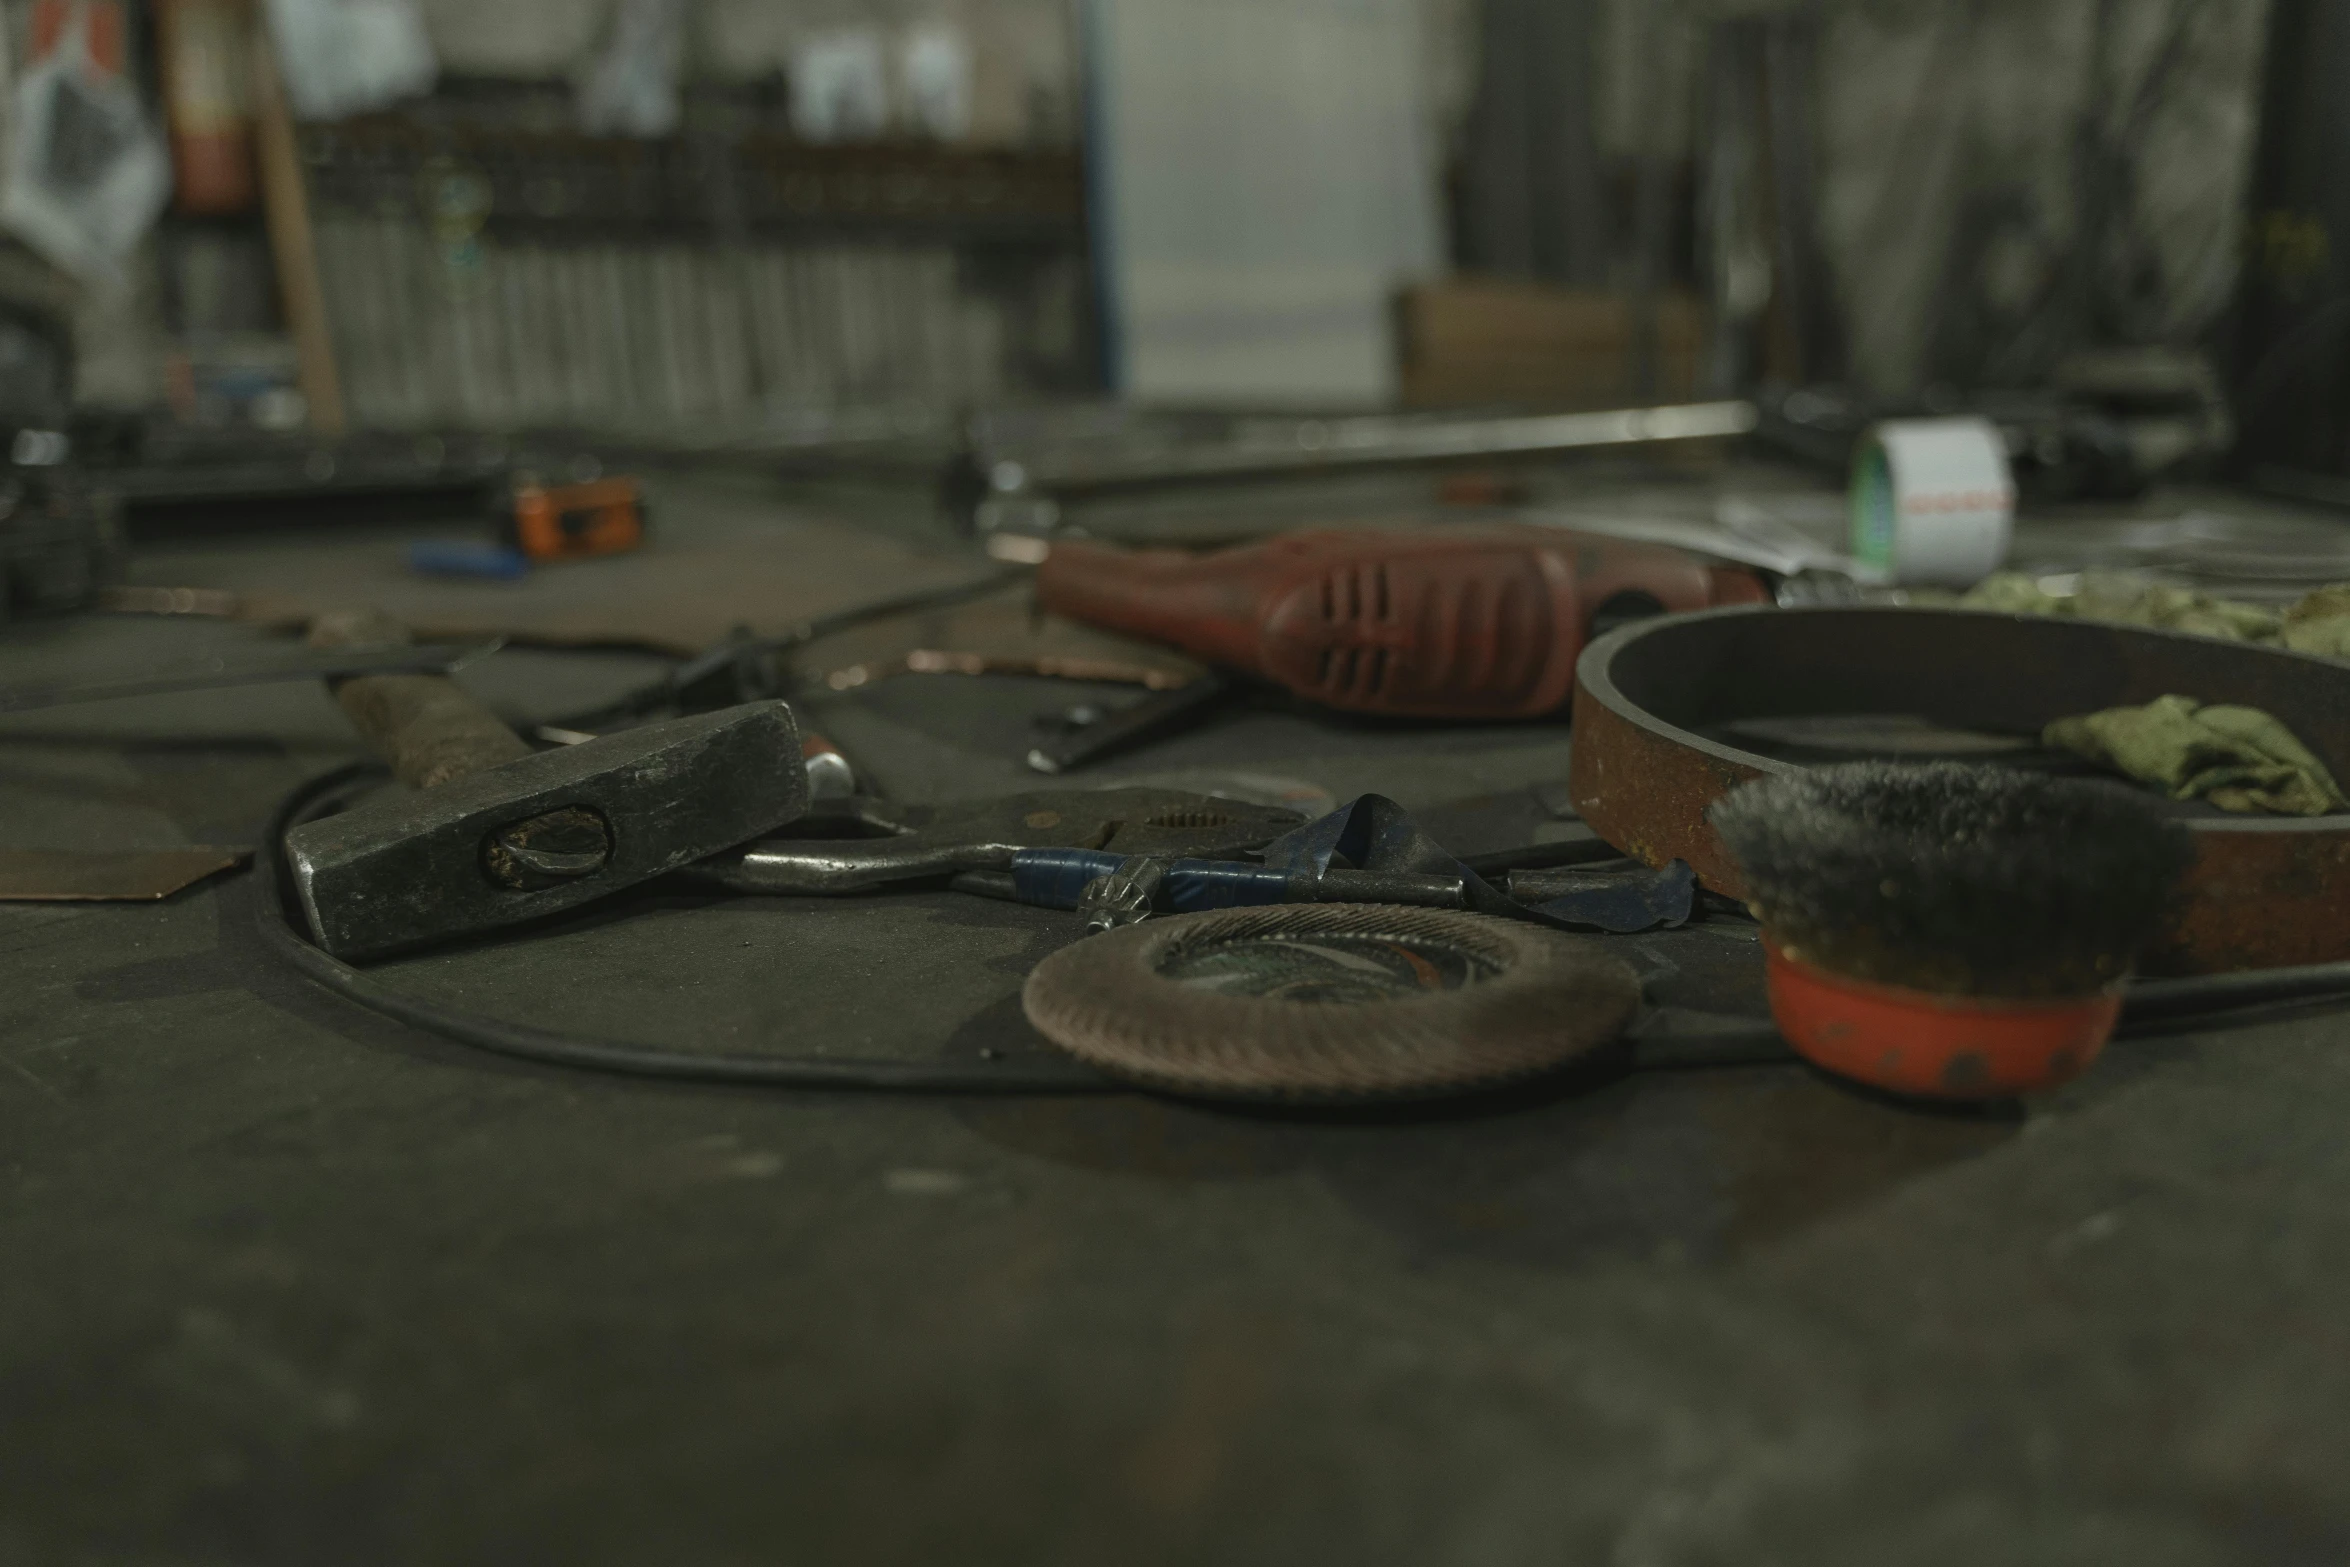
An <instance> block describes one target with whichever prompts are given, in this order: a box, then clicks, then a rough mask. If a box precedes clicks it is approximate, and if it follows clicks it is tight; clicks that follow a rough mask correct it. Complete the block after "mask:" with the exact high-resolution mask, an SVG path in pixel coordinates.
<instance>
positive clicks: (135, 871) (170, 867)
mask: <svg viewBox="0 0 2350 1567" xmlns="http://www.w3.org/2000/svg"><path fill="white" fill-rule="evenodd" d="M252 857H253V851H252V850H251V849H222V848H199V849H96V850H89V849H0V901H4V902H10V903H153V902H156V901H158V900H160V899H163V898H168V897H170V896H171V895H172V894H173V893H175V892H178V891H179V890H180V889H181V888H183V887H192V886H194V885H195V884H196V883H197V882H200V881H202V880H203V879H204V878H205V877H207V876H215V875H218V874H219V873H220V872H222V871H225V870H230V869H232V868H234V867H236V866H239V865H242V864H244V863H245V862H246V861H247V860H249V859H251V858H252Z"/></svg>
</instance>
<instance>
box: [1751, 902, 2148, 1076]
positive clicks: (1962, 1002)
mask: <svg viewBox="0 0 2350 1567" xmlns="http://www.w3.org/2000/svg"><path fill="white" fill-rule="evenodd" d="M1763 950H1764V952H1765V953H1766V955H1767V956H1768V958H1769V963H1770V969H1769V976H1770V994H1771V1017H1772V1020H1773V1021H1775V1022H1776V1023H1777V1024H1778V1025H1779V1032H1780V1033H1782V1034H1784V1035H1786V1036H1787V1042H1788V1043H1789V1044H1791V1045H1793V1046H1794V1047H1795V1049H1796V1051H1797V1053H1798V1054H1800V1055H1801V1056H1803V1058H1804V1059H1805V1060H1807V1061H1809V1062H1811V1063H1812V1064H1813V1065H1814V1066H1818V1067H1822V1068H1824V1069H1826V1070H1827V1071H1830V1072H1834V1073H1836V1074H1837V1075H1838V1076H1839V1077H1849V1078H1852V1079H1853V1080H1854V1081H1856V1082H1862V1083H1866V1084H1868V1085H1869V1086H1870V1087H1872V1088H1882V1089H1885V1090H1887V1091H1888V1092H1891V1093H1896V1094H1913V1095H1917V1096H1920V1097H1924V1098H1931V1099H2005V1098H2007V1097H2009V1096H2011V1095H2014V1094H2028V1093H2031V1092H2033V1091H2034V1090H2036V1089H2042V1088H2053V1087H2055V1086H2056V1085H2057V1084H2058V1083H2062V1082H2066V1081H2068V1080H2070V1079H2072V1078H2075V1077H2078V1076H2080V1075H2081V1073H2082V1072H2084V1071H2086V1070H2088V1067H2089V1063H2090V1062H2092V1061H2094V1060H2096V1059H2097V1053H2098V1052H2099V1051H2101V1050H2103V1049H2104V1048H2105V1041H2106V1040H2107V1039H2108V1038H2109V1037H2111V1035H2112V1033H2113V1025H2114V1021H2115V1019H2117V1018H2118V1017H2120V1016H2121V1007H2122V1002H2121V994H2120V992H2119V991H2118V990H2117V991H2109V992H2106V993H2104V994H2102V995H2096V996H2086V997H2077V998H2067V999H2064V1000H2058V1001H2004V1000H1997V999H1992V998H1989V997H1980V996H1939V995H1934V994H1932V993H1931V992H1928V991H1923V990H1910V989H1907V988H1905V987H1903V986H1899V985H1877V984H1871V983H1869V982H1868V981H1866V980H1858V979H1850V978H1847V977H1846V976H1844V975H1842V974H1832V973H1829V972H1828V971H1827V970H1825V969H1820V968H1814V967H1812V965H1810V964H1808V963H1805V962H1802V961H1801V960H1799V959H1796V958H1791V957H1789V956H1787V954H1786V953H1784V952H1782V951H1780V950H1779V946H1778V944H1777V943H1776V942H1773V941H1769V940H1765V941H1764V943H1763Z"/></svg>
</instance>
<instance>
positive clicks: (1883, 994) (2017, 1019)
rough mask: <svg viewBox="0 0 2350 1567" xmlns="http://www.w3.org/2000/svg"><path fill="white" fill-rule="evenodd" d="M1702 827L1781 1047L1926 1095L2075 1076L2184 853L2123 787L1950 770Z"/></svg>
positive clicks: (1992, 770)
mask: <svg viewBox="0 0 2350 1567" xmlns="http://www.w3.org/2000/svg"><path fill="white" fill-rule="evenodd" d="M1707 820H1708V821H1709V822H1710V823H1711V824H1712V825H1713V828H1714V830H1715V831H1716V832H1717V833H1719V834H1720V835H1721V839H1722V843H1723V845H1724V847H1726V848H1727V849H1728V850H1729V852H1730V854H1731V856H1732V858H1734V859H1735V860H1736V861H1737V862H1738V867H1739V869H1740V870H1741V871H1743V872H1744V873H1745V876H1746V880H1747V885H1748V886H1749V887H1750V888H1751V889H1752V893H1753V902H1752V907H1753V910H1754V914H1755V917H1756V918H1757V919H1759V920H1760V921H1761V922H1762V925H1763V935H1764V950H1765V953H1766V955H1767V958H1768V962H1769V985H1770V997H1771V1013H1772V1016H1773V1018H1774V1019H1775V1020H1776V1021H1777V1023H1778V1025H1779V1029H1780V1032H1782V1033H1783V1034H1785V1035H1786V1036H1787V1039H1788V1042H1789V1043H1791V1044H1792V1045H1794V1047H1795V1048H1796V1049H1797V1050H1798V1051H1799V1052H1801V1053H1802V1054H1803V1055H1804V1056H1805V1057H1806V1058H1808V1059H1809V1060H1811V1061H1812V1062H1813V1063H1814V1064H1816V1065H1818V1066H1821V1067H1824V1068H1826V1069H1827V1070H1829V1071H1831V1072H1835V1073H1838V1074H1840V1075H1842V1076H1845V1077H1850V1078H1854V1079H1857V1080H1859V1081H1861V1082H1864V1083H1869V1084H1872V1085H1874V1086H1876V1087H1879V1088H1884V1089H1889V1090H1891V1091H1893V1092H1895V1093H1902V1094H1917V1095H1926V1096H1931V1097H1937V1098H1951V1099H1981V1098H1996V1097H2004V1096H2007V1095H2010V1094H2017V1093H2024V1092H2028V1091H2030V1090H2032V1089H2037V1088H2045V1087H2049V1086H2051V1085H2053V1084H2056V1083H2060V1082H2063V1081H2065V1080H2066V1079H2068V1078H2071V1077H2074V1076H2077V1075H2078V1074H2079V1073H2081V1072H2082V1071H2083V1070H2085V1069H2086V1068H2087V1067H2088V1065H2089V1063H2090V1062H2091V1061H2093V1060H2095V1059H2096V1056H2097V1053H2098V1052H2099V1051H2100V1050H2101V1049H2103V1048H2104V1045H2105V1041H2106V1038H2107V1037H2108V1036H2109V1035H2110V1034H2111V1033H2112V1032H2113V1025H2114V1021H2115V1019H2116V1018H2117V1016H2118V1015H2119V1013H2120V1010H2121V989H2122V986H2123V984H2124V983H2125V982H2126V981H2127V980H2128V978H2129V975H2130V969H2131V966H2132V964H2133V963H2134V962H2135V961H2136V958H2137V955H2138V953H2139V951H2140V949H2142V948H2143V947H2144V946H2145V944H2146V943H2147V941H2148V940H2149V939H2151V938H2152V937H2153V935H2154V934H2155V932H2156V930H2157V929H2158V928H2159V926H2160V924H2161V921H2162V917H2163V914H2164V910H2165V905H2166V903H2167V902H2168V900H2169V898H2170V896H2171V894H2172V892H2173V890H2174V889H2175V888H2176V886H2177V884H2178V882H2179V879H2180V878H2181V876H2183V875H2184V874H2185V872H2186V869H2187V866H2188V863H2189V861H2190V860H2191V859H2192V858H2193V855H2194V850H2193V847H2192V844H2191V842H2190V839H2189V837H2188V834H2187V831H2186V829H2185V828H2184V827H2182V826H2181V825H2179V823H2177V822H2176V821H2174V820H2171V819H2170V818H2168V817H2166V816H2165V815H2164V814H2163V812H2162V810H2161V808H2160V806H2159V805H2157V804H2156V803H2154V802H2152V801H2149V800H2148V799H2146V798H2145V797H2144V796H2141V795H2139V794H2136V793H2134V792H2133V791H2131V790H2129V789H2127V788H2124V787H2122V786H2120V785H2114V784H2104V783H2095V782H2086V781H2079V780H2071V779H2057V778H2049V777H2046V776H2043V775H2040V774H2034V773H2025V772H2019V771H2014V770H2010V769H2007V768H2000V767H1988V766H1968V765H1965V764H1962V763H1955V762H1945V763H1937V764H1933V765H1928V766H1899V765H1894V764H1887V763H1881V762H1858V763H1852V764H1849V765H1845V766H1837V767H1824V768H1818V769H1814V770H1810V771H1805V772H1797V773H1784V774H1779V775H1776V776H1773V777H1770V778H1763V779H1757V780H1756V781H1754V782H1753V783H1750V784H1747V785H1745V786H1744V787H1742V788H1740V789H1738V790H1736V791H1734V792H1733V793H1731V794H1730V795H1729V796H1728V797H1727V798H1726V799H1724V800H1722V801H1720V802H1719V803H1718V804H1716V805H1715V806H1714V807H1713V808H1712V810H1710V811H1709V812H1708V813H1707Z"/></svg>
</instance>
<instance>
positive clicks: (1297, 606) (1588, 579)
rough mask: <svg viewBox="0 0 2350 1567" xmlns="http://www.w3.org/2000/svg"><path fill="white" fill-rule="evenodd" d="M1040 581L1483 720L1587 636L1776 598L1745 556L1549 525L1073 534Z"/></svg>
mask: <svg viewBox="0 0 2350 1567" xmlns="http://www.w3.org/2000/svg"><path fill="white" fill-rule="evenodd" d="M1036 593H1037V601H1038V602H1039V603H1040V604H1042V605H1043V607H1044V608H1046V609H1048V610H1051V611H1052V612H1054V613H1055V614H1061V615H1067V616H1068V617H1069V618H1070V619H1072V620H1082V621H1085V622H1086V623H1088V624H1089V625H1096V626H1101V627H1104V628H1106V629H1108V630H1112V631H1122V632H1126V633H1128V634H1129V635H1132V636H1139V637H1148V638H1151V639H1152V640H1154V641H1158V642H1166V643H1171V644H1173V645H1174V646H1176V647H1179V648H1181V649H1182V650H1183V651H1184V652H1186V653H1190V654H1192V655H1194V656H1196V657H1198V658H1202V659H1206V660H1207V661H1209V662H1210V663H1214V664H1220V665H1223V666H1224V667H1226V668H1229V669H1238V670H1243V671H1246V672H1247V673H1250V674H1253V675H1258V676H1261V677H1263V678H1264V679H1267V680H1271V681H1273V682H1275V683H1277V684H1279V685H1283V686H1286V687H1288V688H1289V689H1290V690H1292V691H1294V692H1296V693H1297V694H1298V695H1300V696H1303V697H1307V698H1310V699H1312V700H1313V701H1316V702H1320V703H1322V704H1324V705H1325V706H1329V707H1336V708H1343V709H1345V710H1347V711H1348V712H1355V713H1389V714H1394V715H1397V716H1400V717H1411V718H1482V719H1493V718H1533V717H1537V716H1539V715H1541V714H1544V713H1548V712H1551V711H1553V710H1555V709H1557V708H1558V707H1560V706H1562V705H1563V704H1564V703H1565V702H1566V700H1567V698H1568V696H1569V695H1571V694H1572V693H1573V691H1574V685H1575V658H1576V655H1578V654H1580V653H1581V652H1582V651H1583V644H1584V643H1585V642H1587V641H1589V640H1590V639H1591V638H1592V637H1593V636H1595V635H1597V634H1598V633H1599V632H1600V631H1602V630H1607V629H1612V627H1613V626H1614V625H1616V624H1619V623H1621V622H1623V621H1626V620H1634V619H1638V618H1641V617H1643V616H1646V615H1658V614H1669V613H1675V612H1678V611H1682V610H1692V609H1709V608H1712V607H1714V606H1716V605H1724V604H1759V603H1764V602H1767V601H1768V598H1769V595H1768V594H1767V593H1766V592H1765V591H1764V589H1763V585H1762V583H1761V582H1760V581H1759V580H1758V579H1757V578H1756V577H1755V575H1754V574H1753V573H1752V572H1750V571H1747V570H1745V569H1744V568H1743V567H1735V566H1713V565H1708V564H1706V563H1705V562H1704V561H1701V560H1698V559H1697V558H1695V557H1694V556H1690V555H1685V554H1683V553H1681V552H1680V551H1678V550H1672V549H1666V548H1662V547H1660V546H1657V545H1651V544H1631V543H1626V542H1624V541H1622V540H1620V539H1604V538H1598V537H1595V536H1593V535H1590V534H1582V533H1566V532H1561V531H1559V530H1557V529H1552V528H1533V527H1500V528H1447V529H1444V530H1442V531H1441V532H1417V533H1401V532H1382V531H1374V530H1370V529H1317V530H1314V531H1311V532H1305V533H1291V534H1285V535H1283V536H1282V537H1280V538H1277V539H1271V540H1268V541H1266V542H1265V543H1262V544H1246V545H1241V546H1239V547H1237V548H1234V549H1225V550H1217V551H1214V552H1212V553H1210V554H1205V555H1192V554H1187V553H1185V552H1184V551H1181V550H1163V549H1162V550H1122V549H1117V548H1114V547H1112V546H1109V545H1104V544H1087V543H1082V542H1059V543H1055V544H1054V545H1053V549H1052V553H1051V555H1049V556H1047V557H1046V559H1045V562H1044V564H1043V565H1042V566H1041V567H1039V568H1038V570H1037V575H1036Z"/></svg>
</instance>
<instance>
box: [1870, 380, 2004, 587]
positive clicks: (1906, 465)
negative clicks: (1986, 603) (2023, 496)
mask: <svg viewBox="0 0 2350 1567" xmlns="http://www.w3.org/2000/svg"><path fill="white" fill-rule="evenodd" d="M2014 530H2015V480H2014V478H2013V477H2012V476H2011V475H2010V474H2009V473H2008V469H2007V443H2006V442H2005V441H2003V440H2002V439H2001V438H2000V435H1999V431H1998V429H1997V428H1996V427H1995V426H1993V425H1992V423H1991V422H1990V421H1989V420H1988V419H1888V420H1887V421H1885V422H1884V423H1883V424H1880V425H1878V426H1876V427H1875V428H1874V429H1872V430H1870V431H1869V434H1868V438H1867V439H1866V440H1864V441H1863V442H1862V443H1861V447H1860V452H1859V455H1858V456H1857V457H1856V458H1855V459H1854V461H1853V468H1852V553H1853V556H1854V558H1855V559H1856V560H1858V561H1859V562H1860V564H1861V566H1862V567H1863V568H1864V569H1866V570H1868V571H1870V572H1872V573H1879V574H1882V575H1884V576H1886V577H1888V578H1890V579H1891V580H1893V581H1895V582H1913V583H1918V584H1921V585H1929V584H1930V585H1933V586H1938V587H1954V588H1963V587H1971V586H1973V585H1974V584H1975V583H1977V582H1980V581H1981V580H1982V579H1983V578H1984V577H1987V576H1989V575H1990V574H1991V573H1992V572H1994V571H1996V570H1998V569H1999V567H2000V564H2001V563H2002V562H2004V561H2005V560H2006V559H2007V545H2008V539H2009V537H2010V536H2011V535H2012V534H2013V532H2014Z"/></svg>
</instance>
